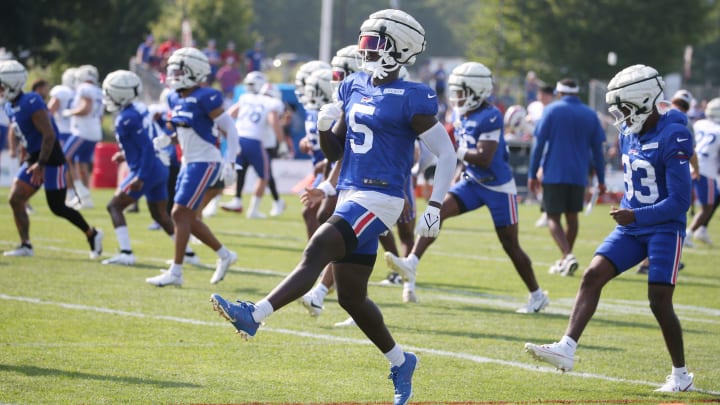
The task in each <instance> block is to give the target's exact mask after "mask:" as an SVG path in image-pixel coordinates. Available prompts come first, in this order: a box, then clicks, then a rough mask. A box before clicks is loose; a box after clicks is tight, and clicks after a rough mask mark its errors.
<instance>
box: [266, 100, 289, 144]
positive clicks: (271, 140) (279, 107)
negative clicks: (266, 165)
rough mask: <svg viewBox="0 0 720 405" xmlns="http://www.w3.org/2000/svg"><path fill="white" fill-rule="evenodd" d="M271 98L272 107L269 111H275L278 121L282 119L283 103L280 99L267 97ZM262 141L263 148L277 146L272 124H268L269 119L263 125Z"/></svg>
mask: <svg viewBox="0 0 720 405" xmlns="http://www.w3.org/2000/svg"><path fill="white" fill-rule="evenodd" d="M269 98H270V99H271V100H273V108H272V110H271V111H274V112H276V113H277V117H278V121H279V120H280V119H282V115H283V114H284V113H285V103H283V102H282V100H279V99H276V98H273V97H269ZM278 125H279V126H280V129H282V124H280V123H279V122H278ZM262 143H263V147H264V148H265V149H270V148H275V147H277V146H278V138H277V135H276V134H275V130H274V129H273V127H272V125H270V121H268V122H267V126H266V127H265V131H264V132H263V134H262Z"/></svg>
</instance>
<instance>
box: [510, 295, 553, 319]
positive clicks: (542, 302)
mask: <svg viewBox="0 0 720 405" xmlns="http://www.w3.org/2000/svg"><path fill="white" fill-rule="evenodd" d="M548 304H550V298H548V295H547V291H543V293H542V295H541V296H540V297H538V298H535V297H533V295H532V293H530V298H528V303H527V305H525V306H523V307H522V308H519V309H518V310H517V311H515V312H517V313H519V314H533V313H535V312H540V311H542V310H543V309H545V307H546V306H548Z"/></svg>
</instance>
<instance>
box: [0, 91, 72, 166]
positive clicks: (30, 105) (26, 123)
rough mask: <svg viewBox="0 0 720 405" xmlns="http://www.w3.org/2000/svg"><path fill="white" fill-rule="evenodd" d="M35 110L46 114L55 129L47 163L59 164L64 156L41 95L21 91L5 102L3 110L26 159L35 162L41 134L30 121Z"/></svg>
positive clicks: (53, 123)
mask: <svg viewBox="0 0 720 405" xmlns="http://www.w3.org/2000/svg"><path fill="white" fill-rule="evenodd" d="M37 111H43V112H45V113H46V114H47V115H48V119H49V120H50V124H51V125H52V128H53V131H55V137H56V138H55V143H54V144H53V149H52V151H51V153H50V157H49V159H48V161H47V164H48V165H50V166H60V165H62V164H64V163H65V156H64V155H63V152H62V148H61V147H60V143H59V142H58V139H57V134H58V129H57V126H56V125H55V121H54V120H53V119H52V117H51V116H50V111H49V110H48V109H47V105H45V101H43V99H42V97H40V95H39V94H37V93H35V92H30V93H21V94H20V96H18V98H17V99H15V101H14V102H12V103H9V102H8V103H6V104H5V112H6V113H7V115H8V117H9V118H10V125H13V127H14V133H15V136H16V137H18V138H19V139H20V143H21V144H22V146H23V147H24V148H25V151H27V153H28V157H27V161H28V162H29V163H35V162H37V160H38V157H39V155H40V149H41V148H42V140H43V135H42V133H41V132H40V131H39V130H38V129H37V128H36V127H35V124H34V123H33V121H32V116H33V114H35V112H37Z"/></svg>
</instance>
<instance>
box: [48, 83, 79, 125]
mask: <svg viewBox="0 0 720 405" xmlns="http://www.w3.org/2000/svg"><path fill="white" fill-rule="evenodd" d="M50 97H52V98H54V99H56V100H57V101H58V105H59V107H58V109H57V111H55V114H53V118H54V119H55V124H57V127H58V131H60V133H61V134H69V133H70V117H63V115H62V113H63V111H65V110H70V109H72V106H73V99H74V98H75V90H73V89H71V88H70V87H68V86H65V85H63V84H60V85H57V86H55V87H53V88H52V90H50Z"/></svg>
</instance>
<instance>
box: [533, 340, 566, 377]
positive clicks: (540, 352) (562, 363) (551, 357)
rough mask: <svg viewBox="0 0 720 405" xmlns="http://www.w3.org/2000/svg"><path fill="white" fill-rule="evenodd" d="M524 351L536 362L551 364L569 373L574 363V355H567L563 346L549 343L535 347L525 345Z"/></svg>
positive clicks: (534, 345)
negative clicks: (536, 360)
mask: <svg viewBox="0 0 720 405" xmlns="http://www.w3.org/2000/svg"><path fill="white" fill-rule="evenodd" d="M525 351H526V352H528V353H530V354H531V355H532V356H533V357H535V358H536V359H538V360H542V361H545V362H547V363H550V364H552V365H553V366H555V367H557V368H558V369H560V370H562V371H570V370H572V368H573V364H574V363H575V358H574V354H571V353H569V350H567V349H566V347H565V345H561V344H560V343H559V342H558V343H550V344H547V345H536V344H534V343H525Z"/></svg>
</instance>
